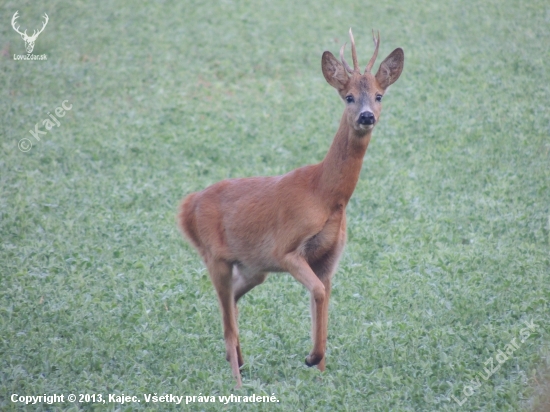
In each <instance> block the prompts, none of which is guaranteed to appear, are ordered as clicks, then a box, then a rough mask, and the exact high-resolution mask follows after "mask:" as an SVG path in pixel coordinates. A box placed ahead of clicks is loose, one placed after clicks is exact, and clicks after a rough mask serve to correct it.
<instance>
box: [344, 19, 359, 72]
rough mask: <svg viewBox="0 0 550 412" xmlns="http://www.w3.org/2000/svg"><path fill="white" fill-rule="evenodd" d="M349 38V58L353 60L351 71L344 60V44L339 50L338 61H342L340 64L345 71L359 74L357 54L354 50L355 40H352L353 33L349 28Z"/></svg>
mask: <svg viewBox="0 0 550 412" xmlns="http://www.w3.org/2000/svg"><path fill="white" fill-rule="evenodd" d="M349 37H350V39H351V58H352V60H353V70H352V69H351V67H349V64H348V63H347V62H346V60H345V59H344V50H345V49H346V43H344V45H343V46H342V48H341V49H340V60H342V64H343V65H344V67H345V68H346V70H347V71H348V72H349V73H351V74H353V73H359V63H357V52H356V50H355V40H354V39H353V33H352V32H351V27H350V29H349Z"/></svg>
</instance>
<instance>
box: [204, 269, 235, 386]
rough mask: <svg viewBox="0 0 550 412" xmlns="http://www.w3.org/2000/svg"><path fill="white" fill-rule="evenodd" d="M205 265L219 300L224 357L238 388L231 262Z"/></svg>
mask: <svg viewBox="0 0 550 412" xmlns="http://www.w3.org/2000/svg"><path fill="white" fill-rule="evenodd" d="M207 267H208V272H209V273H210V278H211V279H212V283H213V284H214V287H215V288H216V292H217V293H218V300H219V302H220V309H221V312H222V321H223V337H224V340H225V351H226V359H227V360H228V361H229V364H230V365H231V371H232V373H233V376H234V377H235V379H236V380H237V388H240V387H241V386H242V381H241V372H240V370H239V353H240V347H239V331H238V328H237V319H236V316H235V315H236V314H235V298H234V296H233V279H232V274H231V264H229V263H227V262H225V261H214V262H207ZM241 362H242V355H241Z"/></svg>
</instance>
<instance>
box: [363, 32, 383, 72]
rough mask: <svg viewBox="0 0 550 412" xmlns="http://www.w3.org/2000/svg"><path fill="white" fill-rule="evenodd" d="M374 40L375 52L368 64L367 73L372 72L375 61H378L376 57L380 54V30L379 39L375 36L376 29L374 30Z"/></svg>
mask: <svg viewBox="0 0 550 412" xmlns="http://www.w3.org/2000/svg"><path fill="white" fill-rule="evenodd" d="M372 41H373V42H374V53H373V55H372V57H371V58H370V60H369V64H367V68H366V69H365V73H370V71H371V69H372V66H374V62H375V61H376V57H377V56H378V47H380V31H378V40H377V39H376V38H375V37H374V30H373V31H372Z"/></svg>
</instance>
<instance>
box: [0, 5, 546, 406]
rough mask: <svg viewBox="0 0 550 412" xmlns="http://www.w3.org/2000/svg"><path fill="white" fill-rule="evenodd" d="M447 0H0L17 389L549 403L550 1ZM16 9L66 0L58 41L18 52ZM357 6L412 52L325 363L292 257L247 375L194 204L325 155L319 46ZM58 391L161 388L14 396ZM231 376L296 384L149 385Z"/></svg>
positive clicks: (2, 398)
mask: <svg viewBox="0 0 550 412" xmlns="http://www.w3.org/2000/svg"><path fill="white" fill-rule="evenodd" d="M444 3H445V4H444ZM444 3H443V2H442V3H437V2H431V1H425V0H416V1H412V0H406V1H397V0H389V1H384V2H359V1H338V2H336V1H326V2H318V1H307V2H306V1H304V2H296V1H286V0H281V1H277V2H250V1H235V2H234V1H230V0H223V1H219V2H216V1H208V0H206V1H201V2H198V1H197V2H191V1H186V2H178V1H159V2H155V3H151V4H143V5H138V3H135V2H128V1H118V2H98V3H94V2H85V1H82V0H76V1H71V2H69V1H63V0H60V1H55V2H44V4H42V3H40V4H39V3H37V2H31V1H26V0H25V1H12V0H7V1H3V2H1V3H0V17H1V24H0V49H1V55H0V73H1V74H0V85H1V86H0V93H1V98H0V119H1V122H0V131H1V140H0V271H1V272H0V410H2V411H15V410H29V411H30V410H33V411H35V410H36V411H50V410H55V411H58V410H60V411H61V410H67V411H76V410H98V411H99V410H101V411H103V410H106V411H130V410H145V409H153V410H205V411H210V410H235V411H237V410H239V411H240V410H272V409H273V410H285V411H298V410H299V411H335V410H337V411H439V410H444V411H478V410H483V411H520V410H537V411H548V410H550V409H545V408H550V406H549V405H550V400H549V399H548V393H549V392H550V383H548V380H547V379H548V370H550V369H549V367H550V344H549V343H550V339H549V338H550V326H549V324H548V319H549V313H550V312H549V310H550V307H549V300H550V109H549V102H550V72H549V71H548V61H549V59H550V32H549V27H550V5H549V4H548V2H547V1H543V0H531V1H528V2H527V1H520V0H516V1H513V0H498V1H497V0H492V1H469V2H466V1H464V2H444ZM447 3H448V4H447ZM16 10H19V15H20V18H19V20H18V22H19V24H21V29H25V28H28V29H29V30H28V31H29V32H32V30H33V27H34V28H38V27H40V24H41V16H42V14H43V13H44V12H46V13H48V15H49V23H48V25H47V27H46V28H45V30H44V32H43V33H42V34H40V36H39V37H38V39H37V40H36V46H35V49H34V52H33V53H34V54H37V55H40V54H46V55H47V60H44V61H20V60H14V57H13V55H14V54H16V55H17V54H24V53H25V48H24V42H23V41H22V40H21V38H20V36H19V35H18V34H17V33H15V32H14V30H13V29H12V28H11V25H10V21H11V17H12V16H13V13H15V11H16ZM349 27H352V28H353V30H354V35H355V39H356V43H357V47H358V56H359V62H360V65H361V66H364V65H366V63H367V61H368V59H369V58H370V56H371V54H372V41H371V37H370V33H371V28H374V29H378V30H380V33H381V38H382V43H381V48H380V55H379V60H378V62H377V64H376V65H375V68H378V63H380V62H381V61H382V59H383V58H384V57H385V56H386V55H387V54H389V53H390V52H391V51H392V50H393V49H394V48H396V47H402V48H403V49H404V51H405V69H404V71H403V74H402V76H401V78H400V79H399V80H398V81H397V83H396V84H395V85H393V86H392V87H391V88H390V90H389V91H388V93H387V95H386V96H385V98H384V109H383V113H382V118H381V121H380V124H379V125H378V126H377V128H376V129H375V131H374V134H373V139H372V141H371V144H370V147H369V150H368V152H367V154H366V157H365V162H364V165H363V171H362V173H361V177H360V180H359V183H358V185H357V189H356V191H355V194H354V196H353V197H352V199H351V201H350V204H349V205H348V245H347V247H346V251H345V252H344V255H343V257H342V260H341V263H340V268H339V270H338V271H337V273H336V275H335V278H334V289H333V295H332V300H331V309H330V319H329V338H328V350H327V370H326V372H324V373H320V372H319V371H318V370H317V369H315V368H311V369H310V368H307V367H306V366H305V365H304V358H305V356H306V355H307V353H308V352H309V350H310V347H311V343H310V336H309V333H310V318H309V294H308V292H307V290H306V289H304V288H303V287H302V286H301V285H300V284H298V283H297V282H296V281H295V280H294V279H293V278H292V277H291V276H289V275H286V274H285V275H273V276H271V277H270V278H269V279H268V281H267V282H266V283H265V284H264V285H262V286H260V287H258V288H257V289H255V290H253V291H252V292H251V293H249V294H248V295H247V296H245V297H244V298H243V300H242V301H241V303H240V319H239V323H240V334H241V335H240V336H241V344H242V347H243V352H244V356H245V362H246V364H245V366H244V369H243V379H244V380H243V383H244V387H243V388H242V389H241V390H234V389H233V386H234V381H233V380H232V378H231V372H230V367H229V365H228V364H227V362H226V361H225V353H224V343H223V333H222V328H221V321H220V314H219V310H218V303H217V300H216V295H215V292H214V289H213V287H212V285H211V283H210V280H209V278H208V274H207V272H206V270H205V268H204V266H203V264H202V262H201V261H200V259H199V257H198V255H197V254H196V253H195V251H194V250H193V249H192V248H191V247H190V246H189V245H188V244H187V243H185V242H184V241H183V239H182V238H181V235H180V233H179V232H178V230H177V227H176V223H175V215H176V212H177V207H178V204H179V201H180V199H181V198H182V197H183V196H184V195H185V194H187V193H189V192H191V191H194V190H199V189H202V188H204V187H206V186H208V185H210V184H212V183H214V182H217V181H219V180H221V179H224V178H228V177H245V176H255V175H276V174H282V173H285V172H287V171H290V170H292V169H293V168H296V167H299V166H302V165H305V164H311V163H316V162H318V161H320V160H322V158H323V157H324V155H325V153H326V151H327V149H328V147H329V145H330V142H331V140H332V137H333V136H334V133H335V131H336V129H337V127H338V122H339V120H340V116H341V113H342V110H343V104H342V103H341V102H340V101H339V98H338V96H337V95H336V93H335V92H334V91H333V89H332V88H331V87H330V86H329V85H328V84H327V83H326V82H325V80H324V78H323V76H322V73H321V63H320V62H321V54H322V52H323V51H324V50H330V51H332V52H333V53H334V54H336V55H337V53H338V51H339V49H340V46H341V45H342V44H343V43H344V42H349V40H348V38H347V31H348V28H349ZM348 56H349V55H348ZM348 60H349V57H348ZM63 102H65V105H66V106H68V105H71V109H70V110H66V111H65V113H66V114H65V116H64V117H63V118H60V119H59V123H60V125H59V126H55V127H53V129H52V130H51V131H48V132H47V134H45V135H44V134H41V135H40V136H39V137H40V141H38V140H37V139H36V138H35V137H33V135H32V134H31V133H30V132H29V130H34V128H35V124H36V123H39V127H40V128H41V130H45V129H44V127H42V122H43V120H44V119H47V118H49V114H48V113H50V114H53V113H55V110H56V108H57V107H59V106H61V105H62V103H63ZM23 138H26V139H29V141H30V142H31V143H32V145H33V146H32V148H31V149H30V150H29V151H28V152H23V151H21V150H19V149H18V142H20V141H21V139H23ZM525 322H527V323H529V324H530V325H531V330H529V329H526V325H525ZM527 334H529V335H528V336H527ZM514 339H515V341H514V342H515V343H516V344H517V345H516V347H514V346H510V343H511V342H512V341H513V340H514ZM520 339H523V340H524V342H523V343H521V342H520ZM511 348H514V349H513V350H512V349H511ZM499 351H502V352H499ZM506 351H510V352H513V353H509V356H508V355H505V353H506ZM500 353H502V355H500ZM505 357H506V358H508V359H504V358H505ZM488 359H493V362H494V368H493V369H496V367H497V365H498V366H499V369H498V370H497V371H494V373H491V374H490V375H491V376H489V377H488V378H487V380H485V379H481V378H480V377H479V376H480V374H483V375H487V373H486V372H485V371H484V368H489V366H488V365H489V364H488V363H487V362H488ZM500 360H502V363H501V364H499V361H500ZM476 379H477V381H479V385H477V384H476V383H475V382H476ZM545 379H546V380H545ZM545 382H546V383H545ZM477 386H479V387H477ZM54 393H56V394H64V395H65V397H66V396H68V394H102V395H103V396H104V397H105V398H106V397H107V395H108V394H116V395H122V394H124V395H131V396H139V398H140V399H141V403H137V402H134V403H129V404H127V403H125V404H123V405H120V404H117V403H106V404H101V403H100V404H94V403H79V402H76V403H71V402H65V403H56V404H53V405H48V404H46V403H44V402H42V403H39V404H37V405H29V406H28V407H24V406H22V404H21V403H14V402H12V400H11V397H12V395H13V394H18V395H27V396H30V395H35V396H37V395H43V394H54ZM231 393H233V394H235V395H241V396H244V395H246V396H248V395H252V394H256V395H269V396H271V395H272V394H274V396H275V397H276V398H277V399H278V400H279V402H278V403H275V404H260V403H256V404H244V403H229V404H227V405H223V404H222V403H219V402H217V403H215V404H212V403H208V404H207V403H199V402H195V403H191V404H188V405H183V406H182V405H175V404H168V403H162V404H161V403H152V402H150V403H146V402H145V401H144V398H143V395H144V394H157V395H159V396H160V395H164V394H173V395H178V396H193V395H196V396H199V395H205V396H216V400H217V399H218V398H217V397H218V396H228V395H230V394H231ZM545 393H546V396H547V397H546V398H545ZM467 395H469V396H467ZM453 397H454V398H453ZM544 402H548V404H547V405H546V406H544ZM184 403H185V401H184ZM460 403H461V405H459V404H460Z"/></svg>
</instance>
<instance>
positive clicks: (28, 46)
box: [11, 11, 49, 54]
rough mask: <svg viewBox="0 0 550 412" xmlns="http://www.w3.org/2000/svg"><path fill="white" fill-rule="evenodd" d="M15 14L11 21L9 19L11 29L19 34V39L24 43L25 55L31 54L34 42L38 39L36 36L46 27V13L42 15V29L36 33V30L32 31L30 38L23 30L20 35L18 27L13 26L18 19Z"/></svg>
mask: <svg viewBox="0 0 550 412" xmlns="http://www.w3.org/2000/svg"><path fill="white" fill-rule="evenodd" d="M17 13H19V11H16V12H15V14H14V15H13V17H12V19H11V26H12V27H13V29H14V30H15V31H16V32H17V33H19V34H20V35H21V38H22V39H23V40H24V41H25V48H26V49H27V53H29V54H30V53H32V51H33V49H34V42H35V41H36V38H37V37H38V35H39V34H40V33H42V32H43V31H44V28H45V27H46V24H48V20H49V18H48V15H47V14H46V13H44V23H42V28H41V29H40V30H38V32H37V31H36V30H33V32H32V36H29V35H27V30H25V31H24V32H23V33H21V32H20V31H19V25H17V27H16V26H15V20H17V18H18V17H19V16H18V15H17Z"/></svg>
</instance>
